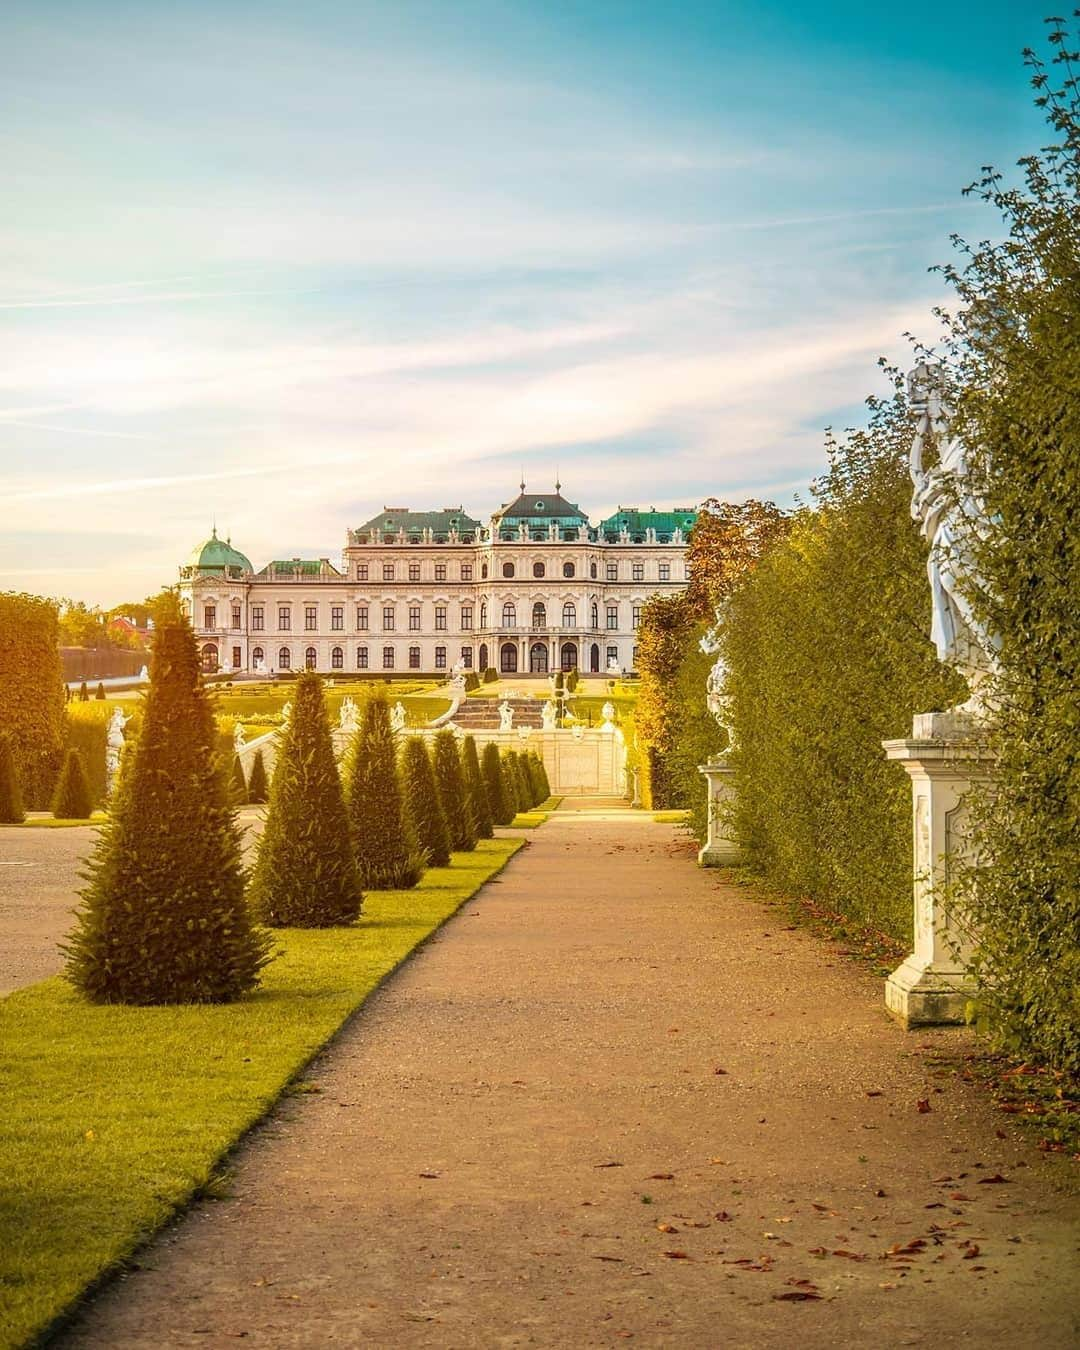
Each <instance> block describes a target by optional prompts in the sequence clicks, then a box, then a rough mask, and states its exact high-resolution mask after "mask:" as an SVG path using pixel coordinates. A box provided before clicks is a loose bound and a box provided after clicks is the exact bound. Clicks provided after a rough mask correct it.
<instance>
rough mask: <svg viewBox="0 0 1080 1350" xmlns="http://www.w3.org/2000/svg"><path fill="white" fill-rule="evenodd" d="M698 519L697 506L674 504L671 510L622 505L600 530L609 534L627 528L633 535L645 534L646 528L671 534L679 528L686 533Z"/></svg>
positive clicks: (601, 524) (603, 523)
mask: <svg viewBox="0 0 1080 1350" xmlns="http://www.w3.org/2000/svg"><path fill="white" fill-rule="evenodd" d="M696 519H697V507H696V506H673V507H672V508H671V510H670V511H657V510H656V508H655V507H652V506H650V507H649V509H648V510H647V511H639V510H638V508H637V507H636V506H620V507H619V509H618V510H617V511H616V512H615V514H614V515H613V516H608V517H607V519H606V520H602V521H601V522H600V532H601V534H605V535H609V534H619V533H620V531H622V530H627V531H629V533H630V536H631V537H633V536H634V535H644V533H645V531H646V530H655V531H656V533H657V535H671V534H673V533H674V532H675V530H677V529H678V530H682V532H683V534H684V535H685V534H686V533H687V531H688V530H690V529H691V528H692V527H693V524H694V521H695V520H696Z"/></svg>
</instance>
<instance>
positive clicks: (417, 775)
mask: <svg viewBox="0 0 1080 1350" xmlns="http://www.w3.org/2000/svg"><path fill="white" fill-rule="evenodd" d="M401 777H402V781H403V784H404V788H405V802H406V806H407V809H408V812H409V819H410V820H411V822H412V827H413V829H414V830H415V831H416V842H417V844H419V846H420V848H421V849H422V850H423V851H424V852H425V853H426V854H427V862H428V866H429V867H448V866H449V865H450V832H449V830H448V829H447V827H446V817H445V815H444V814H443V809H442V802H441V801H440V799H439V789H438V787H437V786H436V784H435V772H434V770H433V769H432V767H431V756H430V755H429V754H428V750H427V746H426V745H425V744H424V742H423V740H422V739H421V738H420V737H419V736H410V737H409V739H408V740H407V741H406V742H405V749H404V751H403V752H402V756H401Z"/></svg>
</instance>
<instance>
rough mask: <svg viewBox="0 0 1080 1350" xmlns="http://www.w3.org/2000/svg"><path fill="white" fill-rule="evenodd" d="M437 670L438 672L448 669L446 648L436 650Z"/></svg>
mask: <svg viewBox="0 0 1080 1350" xmlns="http://www.w3.org/2000/svg"><path fill="white" fill-rule="evenodd" d="M435 669H436V670H445V669H446V648H445V647H436V648H435Z"/></svg>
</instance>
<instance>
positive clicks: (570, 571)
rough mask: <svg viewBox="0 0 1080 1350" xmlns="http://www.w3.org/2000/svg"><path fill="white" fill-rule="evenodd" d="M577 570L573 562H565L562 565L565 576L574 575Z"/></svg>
mask: <svg viewBox="0 0 1080 1350" xmlns="http://www.w3.org/2000/svg"><path fill="white" fill-rule="evenodd" d="M576 571H577V569H576V568H575V566H574V564H573V563H572V562H564V563H563V565H562V574H563V576H564V577H572V576H573V575H574V573H575V572H576Z"/></svg>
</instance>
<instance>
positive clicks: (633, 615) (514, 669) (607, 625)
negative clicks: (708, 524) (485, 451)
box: [180, 483, 695, 675]
mask: <svg viewBox="0 0 1080 1350" xmlns="http://www.w3.org/2000/svg"><path fill="white" fill-rule="evenodd" d="M694 519H695V509H694V508H693V507H675V508H673V509H672V510H670V511H657V510H656V509H655V508H650V509H649V510H648V511H641V510H638V508H637V507H620V508H619V509H618V510H617V511H616V512H615V514H614V515H612V516H609V517H608V518H607V519H606V520H602V521H600V523H599V525H591V524H590V523H589V520H588V518H587V516H586V515H585V513H584V512H583V511H582V510H581V509H580V508H579V507H577V506H575V505H574V503H572V502H569V501H567V500H566V498H565V497H563V495H562V486H561V484H556V487H555V491H554V492H553V493H550V494H548V493H543V492H533V493H530V492H526V489H525V484H524V483H522V484H521V493H520V495H519V496H518V497H517V498H516V499H515V500H514V501H512V502H510V503H509V504H507V505H503V506H502V507H500V509H499V510H498V511H496V512H495V514H494V515H493V516H492V517H491V520H490V522H489V524H488V525H486V526H485V525H483V524H481V522H480V521H479V520H477V519H475V518H474V517H473V516H470V515H469V514H468V513H467V512H466V511H465V510H464V508H463V507H460V506H453V507H445V508H444V509H443V510H440V511H412V510H409V509H408V508H407V507H395V506H385V507H383V509H382V511H381V512H380V513H379V514H378V515H376V516H373V517H372V518H371V519H370V520H369V521H367V522H365V523H364V524H363V525H361V526H359V528H357V529H354V530H349V531H348V535H347V538H346V541H345V548H344V550H343V553H342V557H341V562H340V565H335V564H334V563H331V562H330V560H329V559H328V558H318V559H303V558H286V559H276V560H275V561H273V562H269V563H267V564H266V566H265V567H262V568H261V569H260V570H259V571H256V570H255V568H254V567H253V566H252V564H251V563H250V562H249V561H248V559H247V558H246V557H245V556H244V554H243V553H241V552H240V551H239V550H238V549H236V548H234V547H233V546H232V543H231V541H229V540H222V539H219V538H218V535H217V530H216V529H215V530H214V531H213V533H212V534H211V536H210V538H209V539H208V540H207V541H206V543H204V544H201V545H200V546H199V547H198V548H197V549H196V550H195V551H194V553H193V554H192V555H191V558H190V560H189V562H188V563H187V565H186V566H184V567H181V569H180V592H181V596H182V599H183V601H184V604H185V606H186V608H187V610H188V613H189V614H190V615H191V618H192V622H193V624H194V627H195V633H196V637H197V639H198V642H199V648H200V651H201V653H202V661H203V667H204V669H206V670H208V671H209V670H234V671H237V672H241V671H248V672H264V673H268V674H273V673H276V672H278V671H284V670H296V669H300V668H303V667H308V668H310V669H314V670H320V671H325V672H327V673H330V674H333V673H335V672H341V673H342V674H345V673H350V674H355V673H363V672H370V673H377V674H380V675H391V674H395V673H398V674H402V673H410V672H411V673H414V674H424V675H432V674H441V673H443V672H446V673H449V672H450V670H451V669H452V668H453V667H454V666H455V665H457V664H458V663H460V665H461V666H463V667H464V668H465V669H471V670H477V671H483V670H485V669H486V668H487V667H489V666H494V667H495V668H496V669H497V670H498V671H499V672H500V673H502V674H504V675H546V674H547V673H548V672H549V671H551V670H555V669H562V670H571V669H573V668H575V667H577V668H579V669H580V670H581V671H582V672H583V673H602V672H606V671H609V670H616V669H618V670H619V671H630V670H632V669H633V668H634V665H635V659H636V654H637V653H636V644H635V632H636V630H637V626H638V622H639V620H640V616H641V607H642V606H643V605H644V603H645V602H646V600H648V599H649V598H650V597H651V596H653V595H657V594H671V593H672V592H674V591H677V590H681V589H682V588H683V587H684V586H685V584H686V564H685V554H686V543H687V536H688V534H689V531H690V529H691V527H692V526H693V523H694Z"/></svg>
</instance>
